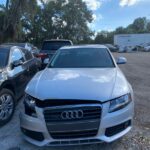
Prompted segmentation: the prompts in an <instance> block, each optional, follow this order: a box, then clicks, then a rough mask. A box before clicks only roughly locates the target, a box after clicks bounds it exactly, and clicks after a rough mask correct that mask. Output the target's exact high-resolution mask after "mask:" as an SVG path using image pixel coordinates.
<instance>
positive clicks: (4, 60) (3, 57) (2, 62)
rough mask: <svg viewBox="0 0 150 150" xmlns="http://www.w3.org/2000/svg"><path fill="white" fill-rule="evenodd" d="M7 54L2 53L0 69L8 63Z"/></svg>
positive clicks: (0, 54) (0, 55)
mask: <svg viewBox="0 0 150 150" xmlns="http://www.w3.org/2000/svg"><path fill="white" fill-rule="evenodd" d="M7 56H8V55H7V53H5V52H0V68H4V67H5V66H6V63H7V58H8V57H7Z"/></svg>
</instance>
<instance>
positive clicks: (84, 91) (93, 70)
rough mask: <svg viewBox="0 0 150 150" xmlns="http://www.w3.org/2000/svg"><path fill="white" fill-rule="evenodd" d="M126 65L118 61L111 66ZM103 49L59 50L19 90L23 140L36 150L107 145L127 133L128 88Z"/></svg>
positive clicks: (131, 108)
mask: <svg viewBox="0 0 150 150" xmlns="http://www.w3.org/2000/svg"><path fill="white" fill-rule="evenodd" d="M124 63H126V59H125V58H123V57H120V58H118V60H117V64H124ZM117 64H116V62H115V60H114V58H113V56H112V55H111V53H110V51H109V50H108V48H107V47H106V46H102V45H86V46H71V47H63V48H61V49H59V50H58V51H57V52H56V54H55V55H54V57H53V59H52V61H51V62H50V63H49V64H48V65H47V67H46V68H45V69H44V70H43V71H41V72H39V73H38V74H36V76H34V78H33V79H32V80H31V81H30V83H29V84H28V85H27V88H26V90H25V93H26V94H25V99H24V107H25V112H21V114H20V125H21V130H22V132H23V134H24V137H25V139H26V140H28V141H29V142H31V143H33V144H35V145H38V146H45V145H46V146H54V145H74V144H89V143H98V142H102V141H103V142H112V141H114V140H117V139H118V138H120V137H122V136H123V135H125V134H126V133H127V132H129V131H130V130H131V127H132V120H133V112H134V100H133V91H132V87H131V85H130V84H129V82H128V81H127V80H126V78H125V76H124V75H123V73H122V72H121V70H120V69H119V67H118V66H117Z"/></svg>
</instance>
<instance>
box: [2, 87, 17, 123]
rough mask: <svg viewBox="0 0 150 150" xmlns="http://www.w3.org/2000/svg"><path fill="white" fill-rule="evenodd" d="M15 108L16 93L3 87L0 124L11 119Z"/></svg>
mask: <svg viewBox="0 0 150 150" xmlns="http://www.w3.org/2000/svg"><path fill="white" fill-rule="evenodd" d="M14 109H15V100H14V94H13V93H12V92H11V91H10V90H8V89H2V90H1V92H0V126H3V125H5V124H6V123H7V122H9V121H10V120H11V118H12V116H13V113H14Z"/></svg>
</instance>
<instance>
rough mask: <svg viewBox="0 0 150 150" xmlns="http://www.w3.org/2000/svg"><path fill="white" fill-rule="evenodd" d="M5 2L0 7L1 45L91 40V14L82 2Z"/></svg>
mask: <svg viewBox="0 0 150 150" xmlns="http://www.w3.org/2000/svg"><path fill="white" fill-rule="evenodd" d="M38 2H40V5H38V4H37V0H7V1H6V5H1V6H0V8H1V9H0V19H1V22H0V29H1V30H0V42H5V41H27V40H28V41H30V42H34V43H36V44H39V43H41V42H42V41H43V40H44V39H54V38H66V39H70V40H72V41H73V42H75V43H77V42H79V41H85V40H88V39H90V37H91V35H93V32H92V31H91V30H90V29H89V27H88V23H91V22H92V20H93V18H92V12H91V11H90V10H89V9H88V8H87V5H86V3H85V2H83V1H82V0H55V1H46V3H45V0H38Z"/></svg>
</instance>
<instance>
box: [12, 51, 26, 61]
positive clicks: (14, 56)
mask: <svg viewBox="0 0 150 150" xmlns="http://www.w3.org/2000/svg"><path fill="white" fill-rule="evenodd" d="M17 60H22V61H23V62H24V58H23V55H22V53H21V51H20V50H19V49H17V48H16V49H14V50H13V52H12V55H11V62H14V61H17Z"/></svg>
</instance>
